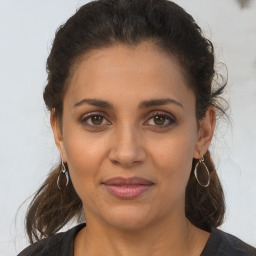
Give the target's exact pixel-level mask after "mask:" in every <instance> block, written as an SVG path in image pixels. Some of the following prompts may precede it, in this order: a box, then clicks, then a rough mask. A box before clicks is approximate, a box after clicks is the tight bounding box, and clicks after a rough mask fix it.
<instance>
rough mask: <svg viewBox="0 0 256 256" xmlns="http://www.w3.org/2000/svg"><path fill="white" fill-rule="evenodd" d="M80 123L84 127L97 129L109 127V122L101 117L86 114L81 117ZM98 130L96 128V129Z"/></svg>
mask: <svg viewBox="0 0 256 256" xmlns="http://www.w3.org/2000/svg"><path fill="white" fill-rule="evenodd" d="M81 122H82V123H83V124H84V125H86V126H91V127H97V126H105V125H109V124H110V122H109V121H108V120H107V119H106V118H105V117H104V116H102V115H99V114H88V115H85V116H83V118H82V120H81ZM97 128H98V127H97Z"/></svg>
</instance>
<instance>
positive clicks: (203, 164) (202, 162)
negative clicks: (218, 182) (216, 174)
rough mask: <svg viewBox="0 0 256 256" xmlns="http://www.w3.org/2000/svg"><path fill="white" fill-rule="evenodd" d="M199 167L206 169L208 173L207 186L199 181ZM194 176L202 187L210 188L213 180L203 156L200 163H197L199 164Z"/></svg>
mask: <svg viewBox="0 0 256 256" xmlns="http://www.w3.org/2000/svg"><path fill="white" fill-rule="evenodd" d="M199 165H201V166H203V167H204V169H205V171H206V173H207V176H208V178H207V183H206V184H203V183H202V182H200V181H199V179H198V176H197V171H198V166H199ZM194 175H195V177H196V180H197V182H198V183H199V185H200V186H202V187H205V188H207V187H208V186H209V184H210V180H211V178H210V172H209V169H208V168H207V166H206V164H205V163H204V157H203V156H201V158H200V159H199V161H198V162H197V164H196V166H195V169H194Z"/></svg>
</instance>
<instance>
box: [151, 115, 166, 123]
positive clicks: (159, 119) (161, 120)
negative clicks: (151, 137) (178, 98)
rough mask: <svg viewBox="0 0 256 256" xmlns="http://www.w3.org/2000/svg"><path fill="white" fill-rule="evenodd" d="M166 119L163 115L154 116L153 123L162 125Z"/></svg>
mask: <svg viewBox="0 0 256 256" xmlns="http://www.w3.org/2000/svg"><path fill="white" fill-rule="evenodd" d="M165 120H166V117H165V116H163V115H161V116H160V115H156V116H155V117H154V122H155V124H156V125H163V124H164V123H165Z"/></svg>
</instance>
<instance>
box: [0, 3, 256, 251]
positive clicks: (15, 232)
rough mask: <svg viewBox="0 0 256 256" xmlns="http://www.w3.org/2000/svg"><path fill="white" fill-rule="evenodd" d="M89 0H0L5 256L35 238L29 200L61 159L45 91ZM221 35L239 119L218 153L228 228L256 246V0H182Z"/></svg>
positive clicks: (227, 128) (0, 229)
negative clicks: (73, 21) (29, 234)
mask: <svg viewBox="0 0 256 256" xmlns="http://www.w3.org/2000/svg"><path fill="white" fill-rule="evenodd" d="M85 2H86V1H78V0H61V1H60V0H44V1H40V0H16V1H15V0H0V131H1V132H0V172H1V173H0V205H1V209H0V256H9V255H16V254H17V253H18V252H19V251H20V250H21V249H22V248H24V247H25V246H27V245H28V242H27V240H26V237H25V234H24V227H23V221H24V214H25V210H26V207H27V204H28V202H29V201H27V202H26V203H25V204H24V205H23V206H22V207H21V208H20V210H19V212H18V215H17V216H16V212H17V210H18V207H19V206H20V205H21V204H22V202H23V201H24V200H25V199H26V198H27V197H29V196H30V195H31V194H32V193H33V192H35V190H36V189H37V188H38V186H39V185H40V184H41V183H42V182H43V180H44V179H45V177H46V175H47V174H48V172H49V171H50V169H51V167H52V166H53V165H54V164H56V163H57V162H58V157H59V156H58V152H57V150H56V147H55V145H54V141H53V136H52V134H51V130H50V125H49V121H48V119H49V116H48V114H47V111H46V110H45V107H44V104H43V100H42V93H43V88H44V85H45V82H46V72H45V62H46V58H47V55H48V53H49V50H50V48H51V42H52V40H53V38H54V33H55V30H56V29H57V27H58V26H59V25H60V24H62V23H63V22H65V20H66V19H67V18H68V17H69V16H71V15H72V14H73V13H74V12H75V10H76V8H78V7H79V6H80V5H82V4H83V3H85ZM176 2H177V3H178V4H180V5H181V6H183V7H184V8H185V9H186V10H187V11H188V12H189V13H191V14H192V15H193V16H194V18H195V19H196V21H197V22H198V23H199V24H200V26H201V27H202V28H203V30H204V31H205V33H206V35H207V36H208V37H209V38H210V39H211V40H212V41H213V43H214V45H215V47H216V55H217V58H218V61H220V62H224V63H225V64H226V65H227V67H228V70H229V85H228V90H227V94H226V96H227V99H228V100H229V102H230V106H231V110H232V111H231V118H232V125H230V124H229V123H228V122H227V121H225V120H223V122H221V123H220V125H219V127H218V128H219V129H218V133H217V135H216V136H215V138H214V141H213V146H212V147H211V149H212V150H213V154H214V159H215V161H216V164H217V168H218V172H219V175H220V178H221V180H222V183H223V186H224V190H225V193H226V201H227V215H226V221H225V223H224V225H223V226H222V227H221V228H222V229H223V230H225V231H227V232H229V233H232V234H234V235H236V236H238V237H240V238H241V239H243V240H244V241H246V242H248V243H250V244H252V245H254V246H256V199H255V197H256V185H255V182H256V167H255V159H256V3H255V1H254V0H252V1H251V4H250V5H249V6H248V7H247V8H243V9H241V8H240V5H239V1H238V0H203V1H199V0H180V1H179V0H176Z"/></svg>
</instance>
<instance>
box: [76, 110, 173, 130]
mask: <svg viewBox="0 0 256 256" xmlns="http://www.w3.org/2000/svg"><path fill="white" fill-rule="evenodd" d="M157 116H158V117H161V118H165V120H164V123H165V122H166V120H167V121H169V123H168V124H165V125H149V126H151V127H152V128H153V129H166V128H169V127H172V126H175V125H176V124H177V121H176V119H175V118H174V117H173V116H172V115H170V114H167V113H164V112H159V111H157V112H153V113H151V114H150V115H149V118H148V119H147V121H146V122H149V121H150V120H151V119H153V118H155V117H157ZM92 117H101V118H104V119H105V120H107V118H105V116H104V115H102V114H100V113H90V114H86V115H84V116H83V117H82V119H81V123H82V124H83V125H85V126H86V127H89V128H90V129H94V130H101V129H102V128H103V126H107V125H110V124H111V123H110V122H108V124H99V125H95V124H88V123H87V122H88V120H90V118H92Z"/></svg>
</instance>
